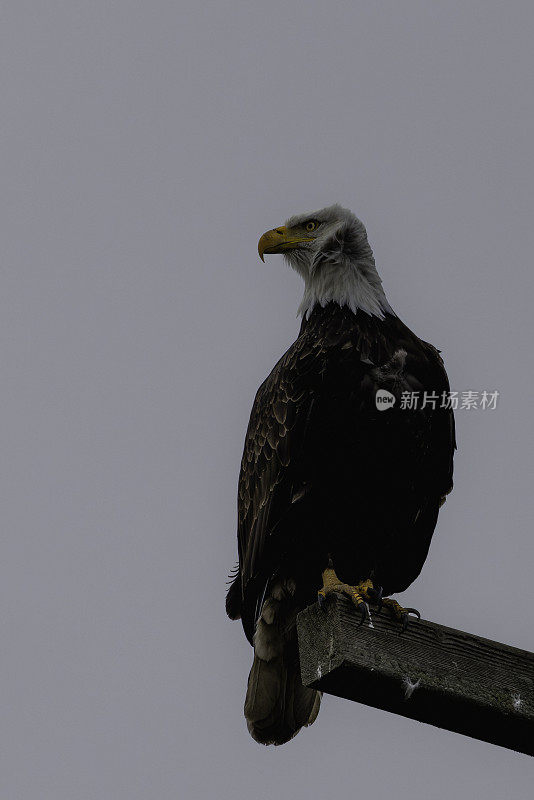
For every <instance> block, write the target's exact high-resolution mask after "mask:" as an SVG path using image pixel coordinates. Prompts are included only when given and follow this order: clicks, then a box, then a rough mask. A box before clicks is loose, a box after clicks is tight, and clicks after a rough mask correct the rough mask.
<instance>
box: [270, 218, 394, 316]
mask: <svg viewBox="0 0 534 800" xmlns="http://www.w3.org/2000/svg"><path fill="white" fill-rule="evenodd" d="M258 253H259V256H260V258H261V260H262V261H263V260H264V258H263V257H264V255H265V254H270V253H282V254H283V255H284V258H285V259H286V260H287V261H288V262H289V264H290V265H291V266H292V267H293V269H295V270H296V271H297V272H298V273H299V274H300V275H301V276H302V277H303V278H304V283H305V291H304V298H303V300H302V303H301V305H300V308H299V311H300V313H302V314H303V315H308V314H309V312H310V311H311V310H312V308H313V307H314V306H315V305H316V304H317V303H319V304H320V305H321V306H323V307H324V306H325V305H326V304H327V303H329V302H337V303H339V305H341V306H348V307H349V308H350V309H351V310H352V311H353V312H356V311H357V309H358V308H361V309H362V310H363V311H365V312H367V313H369V314H373V315H376V316H379V317H383V316H384V312H385V311H390V310H391V309H390V306H389V304H388V302H387V300H386V298H385V295H384V292H383V289H382V282H381V280H380V277H379V275H378V273H377V271H376V266H375V260H374V257H373V251H372V250H371V247H370V245H369V242H368V240H367V231H366V230H365V225H364V224H363V222H362V221H361V220H360V219H358V217H357V216H356V215H355V214H353V213H352V211H350V210H349V209H348V208H342V207H341V206H340V205H337V204H336V205H333V206H327V207H326V208H323V209H321V210H320V211H313V212H311V213H309V214H298V215H296V216H293V217H290V218H289V219H288V220H287V221H286V223H285V225H282V226H280V227H279V228H273V229H272V230H270V231H266V233H264V234H263V236H262V237H261V238H260V240H259V242H258Z"/></svg>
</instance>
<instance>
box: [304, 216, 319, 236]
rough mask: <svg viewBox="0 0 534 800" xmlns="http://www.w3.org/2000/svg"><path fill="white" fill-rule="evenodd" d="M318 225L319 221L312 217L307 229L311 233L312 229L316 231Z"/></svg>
mask: <svg viewBox="0 0 534 800" xmlns="http://www.w3.org/2000/svg"><path fill="white" fill-rule="evenodd" d="M318 225H319V223H318V222H317V221H316V220H314V219H310V220H309V222H307V223H306V230H307V231H308V233H311V231H314V230H315V229H316V228H317V226H318Z"/></svg>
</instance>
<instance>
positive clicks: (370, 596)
mask: <svg viewBox="0 0 534 800" xmlns="http://www.w3.org/2000/svg"><path fill="white" fill-rule="evenodd" d="M330 594H344V595H346V596H347V597H348V598H349V599H350V600H351V601H352V603H353V604H354V605H355V606H356V609H357V611H358V612H359V614H360V623H359V624H360V625H361V624H362V623H363V622H365V620H366V619H367V616H368V613H369V612H368V608H367V603H368V602H369V601H371V602H377V599H376V598H377V597H379V599H380V601H381V599H382V591H381V589H380V591H377V590H375V588H374V586H373V582H372V581H371V580H370V579H369V578H368V579H367V580H365V581H361V582H360V583H358V584H357V585H356V586H350V585H349V584H348V583H343V582H342V581H340V580H339V578H338V577H337V575H336V573H335V571H334V569H333V568H332V567H327V569H325V570H324V572H323V586H322V588H321V589H319V591H318V592H317V601H318V603H319V606H320V607H321V608H324V607H325V605H326V598H327V597H328V595H330Z"/></svg>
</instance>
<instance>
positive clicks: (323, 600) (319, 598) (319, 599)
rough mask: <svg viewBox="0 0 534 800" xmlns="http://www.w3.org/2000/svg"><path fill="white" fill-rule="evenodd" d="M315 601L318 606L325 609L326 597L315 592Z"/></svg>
mask: <svg viewBox="0 0 534 800" xmlns="http://www.w3.org/2000/svg"><path fill="white" fill-rule="evenodd" d="M317 602H318V603H319V608H322V609H323V611H326V597H324V595H322V594H320V593H319V594H317Z"/></svg>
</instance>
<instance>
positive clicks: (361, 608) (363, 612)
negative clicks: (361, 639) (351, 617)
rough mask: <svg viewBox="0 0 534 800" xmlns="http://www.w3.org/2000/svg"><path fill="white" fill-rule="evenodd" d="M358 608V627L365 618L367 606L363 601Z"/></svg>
mask: <svg viewBox="0 0 534 800" xmlns="http://www.w3.org/2000/svg"><path fill="white" fill-rule="evenodd" d="M358 610H359V612H360V621H359V623H358V627H360V625H363V623H364V622H365V620H366V619H367V606H366V605H365V603H361V604H360V606H359V609H358Z"/></svg>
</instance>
